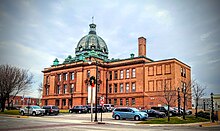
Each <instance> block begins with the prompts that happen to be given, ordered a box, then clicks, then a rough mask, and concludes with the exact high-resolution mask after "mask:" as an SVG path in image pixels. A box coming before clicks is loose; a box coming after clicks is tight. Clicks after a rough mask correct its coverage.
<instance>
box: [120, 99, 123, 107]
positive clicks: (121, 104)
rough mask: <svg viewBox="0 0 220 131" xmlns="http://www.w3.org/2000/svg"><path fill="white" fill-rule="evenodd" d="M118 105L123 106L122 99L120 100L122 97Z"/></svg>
mask: <svg viewBox="0 0 220 131" xmlns="http://www.w3.org/2000/svg"><path fill="white" fill-rule="evenodd" d="M120 106H123V100H122V98H121V99H120Z"/></svg>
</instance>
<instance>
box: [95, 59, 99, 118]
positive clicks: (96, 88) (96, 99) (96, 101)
mask: <svg viewBox="0 0 220 131" xmlns="http://www.w3.org/2000/svg"><path fill="white" fill-rule="evenodd" d="M95 66H96V79H95V83H96V84H95V104H96V106H95V120H94V122H98V119H97V112H98V111H97V104H98V98H97V94H98V93H97V90H98V83H97V82H98V80H97V79H98V62H97V61H95Z"/></svg>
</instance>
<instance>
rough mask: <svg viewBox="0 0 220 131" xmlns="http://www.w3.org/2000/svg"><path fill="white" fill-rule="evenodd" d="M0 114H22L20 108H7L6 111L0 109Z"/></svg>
mask: <svg viewBox="0 0 220 131" xmlns="http://www.w3.org/2000/svg"><path fill="white" fill-rule="evenodd" d="M0 114H9V115H20V114H19V110H5V111H4V112H1V111H0Z"/></svg>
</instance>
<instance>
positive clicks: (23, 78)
mask: <svg viewBox="0 0 220 131" xmlns="http://www.w3.org/2000/svg"><path fill="white" fill-rule="evenodd" d="M32 79H33V75H32V74H29V72H28V70H24V69H20V68H18V67H14V66H11V65H0V103H1V106H2V107H1V111H2V112H4V109H5V103H6V100H7V101H8V106H9V104H10V101H9V98H10V96H12V99H14V97H15V96H16V95H17V94H18V93H20V92H22V91H24V90H26V89H27V88H29V87H30V85H31V84H32Z"/></svg>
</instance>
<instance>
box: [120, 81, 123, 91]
mask: <svg viewBox="0 0 220 131" xmlns="http://www.w3.org/2000/svg"><path fill="white" fill-rule="evenodd" d="M120 92H121V93H123V92H124V87H123V83H121V84H120Z"/></svg>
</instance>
